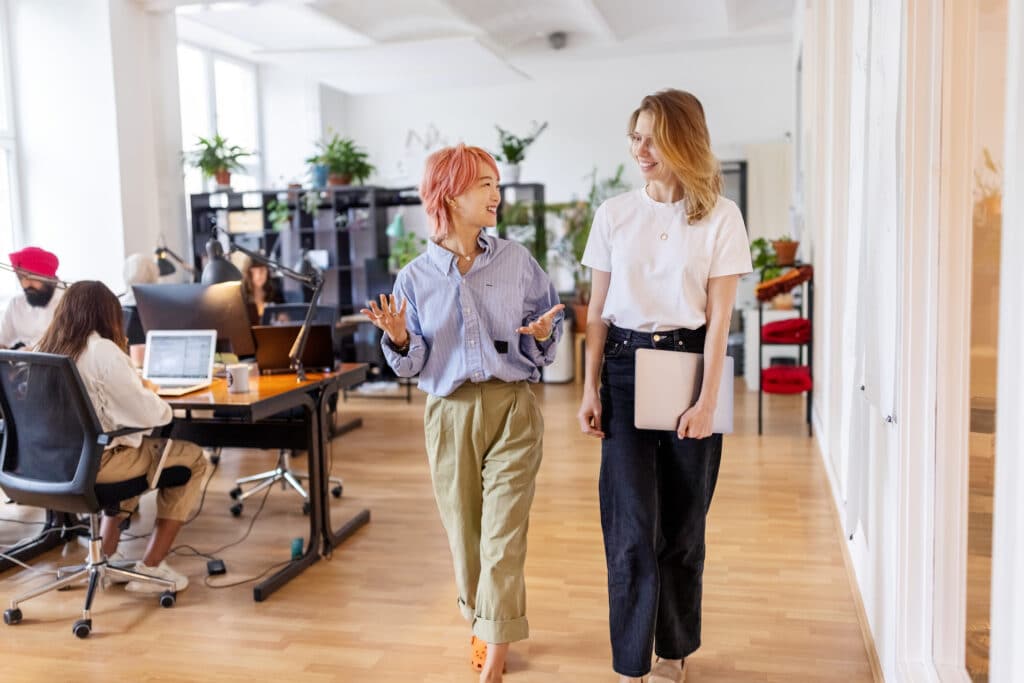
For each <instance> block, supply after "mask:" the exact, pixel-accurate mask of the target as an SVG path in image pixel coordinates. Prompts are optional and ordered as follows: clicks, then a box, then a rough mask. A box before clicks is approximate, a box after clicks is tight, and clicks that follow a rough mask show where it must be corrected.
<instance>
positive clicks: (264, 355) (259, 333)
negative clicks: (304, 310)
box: [252, 325, 334, 374]
mask: <svg viewBox="0 0 1024 683" xmlns="http://www.w3.org/2000/svg"><path fill="white" fill-rule="evenodd" d="M299 329H300V326H299V325H254V326H253V328H252V336H253V338H255V340H256V365H258V366H259V368H260V374H276V373H284V372H291V371H292V368H291V362H290V361H289V360H288V352H289V351H291V350H292V344H294V343H295V337H297V336H298V334H299ZM302 366H303V367H304V368H305V369H306V370H324V371H327V372H329V371H331V370H333V369H334V344H333V337H332V336H331V326H330V325H310V326H309V336H308V337H306V348H305V349H304V350H303V352H302Z"/></svg>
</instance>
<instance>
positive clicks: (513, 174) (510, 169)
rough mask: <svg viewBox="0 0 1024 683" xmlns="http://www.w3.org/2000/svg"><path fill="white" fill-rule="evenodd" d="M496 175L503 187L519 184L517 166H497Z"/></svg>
mask: <svg viewBox="0 0 1024 683" xmlns="http://www.w3.org/2000/svg"><path fill="white" fill-rule="evenodd" d="M498 175H499V176H501V183H502V184H503V185H511V184H514V183H518V182H519V164H506V163H504V162H502V163H499V164H498Z"/></svg>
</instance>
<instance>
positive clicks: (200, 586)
mask: <svg viewBox="0 0 1024 683" xmlns="http://www.w3.org/2000/svg"><path fill="white" fill-rule="evenodd" d="M537 393H538V395H539V396H540V398H541V400H542V402H543V410H544V416H545V420H546V423H547V432H546V440H545V456H544V457H545V459H544V465H543V467H542V469H541V472H540V476H539V480H538V491H537V498H536V503H535V504H534V507H533V515H532V519H531V528H530V552H529V559H528V564H527V584H528V591H529V618H530V625H531V638H530V640H528V641H526V642H523V643H518V644H516V645H514V646H513V648H512V655H511V661H510V666H509V674H508V676H507V679H506V680H508V681H510V682H520V683H529V682H534V681H536V682H540V681H614V680H616V678H615V676H614V675H612V673H611V670H610V664H609V662H610V654H609V645H608V633H607V627H608V625H607V615H606V608H607V603H606V592H605V569H604V560H603V552H602V543H601V532H600V525H599V520H598V507H597V470H598V462H599V445H598V443H597V442H596V441H592V440H589V439H585V438H584V437H582V436H581V435H580V434H579V431H578V428H577V427H576V426H575V418H574V415H575V411H576V407H577V400H578V399H577V388H576V387H574V386H572V385H568V386H561V385H548V386H542V387H539V388H538V389H537ZM737 396H738V398H739V415H740V422H739V425H738V434H737V435H734V436H729V437H727V438H726V444H725V456H724V460H723V463H722V471H721V476H720V479H719V483H718V489H717V492H716V496H715V502H714V504H713V505H712V509H711V516H710V522H709V531H708V553H707V562H706V569H705V581H704V589H705V590H704V645H703V647H702V648H701V649H700V650H699V651H698V652H697V653H696V654H695V655H694V656H693V657H692V659H691V669H690V678H689V679H688V680H690V681H787V682H789V681H836V682H840V681H841V682H843V683H856V682H858V681H868V680H871V678H872V676H871V667H870V666H869V662H868V656H867V653H866V650H865V646H864V643H863V640H862V637H861V629H860V626H859V624H858V621H857V616H856V609H855V603H854V600H853V597H852V594H851V590H850V582H849V580H848V577H847V574H846V570H845V569H844V565H843V559H842V555H841V550H840V545H839V541H838V537H837V531H836V523H835V517H834V512H833V507H832V503H831V501H830V499H829V493H828V487H827V482H826V478H825V475H824V471H823V469H822V465H821V461H820V458H819V456H818V455H817V454H816V452H815V451H814V450H813V448H814V446H813V443H814V442H813V440H811V439H808V438H807V436H806V431H805V427H804V426H803V425H802V424H801V415H802V410H801V408H802V399H800V398H796V397H771V398H772V400H771V401H769V403H768V411H767V419H768V427H767V429H766V431H767V432H768V433H767V435H766V436H764V437H761V438H759V437H757V436H756V400H755V399H756V395H754V396H751V395H750V394H747V393H746V392H745V391H743V389H742V384H740V383H738V384H737ZM422 409H423V400H422V398H421V397H417V398H416V400H415V401H414V403H413V404H412V405H411V406H407V405H406V404H405V403H404V402H398V401H371V400H366V399H353V400H350V401H349V402H348V403H347V404H344V405H343V410H344V411H346V412H347V413H349V414H352V415H361V416H363V418H364V420H365V426H364V427H363V428H362V429H360V430H357V431H355V432H352V433H350V434H348V435H345V436H344V437H342V438H341V439H339V440H338V441H336V442H335V445H334V451H333V457H334V460H335V463H334V473H335V474H336V475H340V476H343V477H344V478H345V494H344V497H343V499H342V500H341V501H340V503H339V504H338V505H337V506H336V508H337V509H336V510H335V512H334V515H335V517H336V519H338V520H339V521H340V520H341V519H343V518H344V517H345V515H346V514H350V513H351V511H352V510H355V509H358V508H361V507H364V506H365V507H369V508H370V509H371V511H372V515H373V519H372V521H371V523H370V525H369V526H367V527H365V528H364V529H363V530H361V531H360V532H359V533H358V534H357V535H356V536H354V537H353V538H351V539H350V540H349V541H348V542H347V543H346V544H345V545H344V546H343V547H342V548H340V549H339V550H338V551H336V552H335V554H334V556H333V557H332V558H331V559H330V560H329V561H321V562H319V563H318V564H316V565H314V566H313V567H312V568H311V569H310V570H309V571H307V572H306V573H305V574H304V575H302V576H301V577H300V578H299V579H297V580H296V581H293V582H292V583H291V584H290V585H288V586H287V587H285V588H284V589H283V590H281V591H279V592H278V593H276V594H275V595H273V596H272V597H271V598H270V599H269V600H268V601H266V602H263V603H259V604H257V603H254V602H253V601H252V597H251V596H252V591H251V587H250V585H249V584H246V585H243V586H238V587H233V588H222V589H214V588H212V587H208V586H207V585H204V576H205V561H203V560H199V559H195V558H188V557H181V556H179V557H176V558H172V560H171V561H172V563H173V564H174V565H175V566H176V567H177V568H179V569H180V570H183V571H184V572H185V573H187V574H188V575H189V576H190V578H191V580H192V585H191V586H190V587H189V589H188V590H187V591H186V592H184V593H182V594H181V596H180V600H179V602H178V605H177V607H175V608H174V609H170V610H165V609H161V608H159V607H158V606H156V603H155V600H154V599H151V598H140V597H138V596H136V595H132V594H128V593H125V592H124V591H123V590H122V589H121V588H111V589H109V590H107V591H104V592H102V593H100V594H99V595H98V597H97V600H96V602H95V604H94V606H93V607H94V608H93V623H94V631H93V635H92V637H91V638H89V639H88V640H84V641H79V640H77V639H76V638H75V637H74V636H73V635H72V633H71V623H72V622H73V621H74V619H75V618H77V616H76V615H77V611H78V610H79V609H80V608H81V600H82V596H83V594H84V591H83V590H80V589H76V590H72V591H67V592H62V593H52V594H50V595H48V596H45V597H42V598H39V599H37V600H34V601H31V602H28V603H25V604H24V605H23V607H22V610H23V612H24V616H25V618H24V621H23V622H22V623H21V624H20V625H18V626H14V627H7V626H2V625H0V657H2V664H0V666H2V667H3V680H4V681H5V682H13V681H43V680H58V679H59V680H69V681H71V680H74V681H97V682H99V681H103V682H104V683H106V682H107V681H111V680H117V681H121V680H124V681H133V682H145V681H162V682H166V681H198V680H202V681H238V682H243V681H244V682H245V683H254V682H257V681H271V680H278V679H285V680H296V681H353V682H355V681H373V682H374V683H385V682H396V683H397V682H421V681H422V682H424V683H440V682H442V681H465V682H466V683H472V682H473V681H475V680H476V677H475V675H474V674H473V673H472V672H471V671H470V668H469V665H468V653H469V647H468V641H469V630H468V627H467V625H466V624H465V623H464V622H462V621H461V618H460V616H459V615H458V612H457V610H456V606H455V593H454V587H453V586H454V583H453V579H452V574H451V567H450V564H449V555H448V548H447V543H446V541H445V537H444V534H443V531H442V529H441V525H440V523H439V521H438V517H437V512H436V510H435V507H434V501H433V498H432V494H431V489H430V483H429V477H428V473H427V467H426V463H425V457H424V453H423V438H422V421H421V419H422ZM271 463H272V455H271V454H267V453H259V452H256V451H251V452H245V451H226V452H225V453H224V456H223V459H222V461H221V465H220V468H219V470H218V471H217V472H216V475H215V476H214V477H213V479H212V481H211V484H210V486H209V492H208V495H207V496H206V500H205V505H204V508H203V510H202V514H201V515H200V516H199V517H198V518H197V519H196V520H195V521H194V522H193V523H192V524H191V525H190V526H188V527H186V528H185V529H184V530H183V532H182V534H181V536H180V538H179V540H180V541H181V542H182V543H189V544H192V545H193V546H195V547H196V548H199V549H200V550H202V551H204V552H210V551H213V550H215V549H217V548H219V547H220V546H223V545H226V544H228V543H230V542H232V541H235V540H237V539H239V538H240V537H241V536H242V535H243V533H244V532H245V530H246V528H247V527H248V525H249V522H250V520H251V519H252V516H253V514H254V513H255V512H256V511H257V509H258V508H259V505H260V501H259V500H258V499H250V502H248V503H247V504H246V508H245V511H244V513H243V515H242V517H241V518H238V519H236V518H233V517H232V516H231V515H230V514H229V512H228V507H229V502H230V501H229V499H228V497H227V493H226V492H227V491H228V490H229V489H230V488H232V486H233V480H234V478H235V477H236V476H239V475H243V474H249V473H253V472H256V471H259V470H261V469H267V467H269V466H270V465H271ZM298 464H299V465H300V466H301V465H302V463H298ZM301 468H302V467H300V469H301ZM150 498H151V497H150ZM150 505H151V501H149V502H148V503H147V506H145V507H144V511H143V517H142V521H140V522H137V523H136V524H135V525H134V527H133V530H135V531H137V532H145V531H146V530H147V529H148V528H149V526H150V525H151V523H152V522H151V520H152V510H151V508H150V507H149V506H150ZM40 517H41V516H40V515H39V513H38V512H35V511H27V510H19V509H17V508H15V507H14V506H13V505H6V506H5V505H0V518H4V519H8V520H9V519H11V518H20V519H22V520H25V521H31V520H37V519H39V518H40ZM304 525H305V519H304V517H303V516H302V512H301V506H300V503H299V499H298V497H297V496H296V495H295V494H293V493H291V492H290V491H283V490H281V489H274V491H273V492H272V493H271V494H270V496H269V498H268V499H267V500H266V504H265V507H264V509H263V510H262V512H261V513H260V515H259V518H258V519H257V520H256V523H255V525H254V526H253V529H252V533H251V535H250V536H249V537H248V538H247V539H246V540H245V541H243V542H242V543H240V544H239V545H237V546H235V547H232V548H229V549H226V550H224V551H222V552H218V553H217V554H218V556H219V557H221V558H223V559H224V560H225V561H226V563H227V566H228V570H229V573H228V574H227V575H225V576H222V577H217V578H218V579H219V581H217V582H216V583H228V582H230V581H238V580H240V579H244V578H246V577H248V576H251V575H253V574H257V573H259V572H261V571H263V570H264V569H265V568H267V567H268V566H269V565H271V564H273V563H275V562H278V561H281V560H284V559H286V558H287V557H288V553H289V547H290V541H291V539H292V538H293V537H295V536H300V535H301V534H302V531H303V529H304V528H305V527H304ZM34 528H35V527H32V526H24V525H19V524H14V523H10V522H4V521H0V547H5V546H7V545H9V544H11V543H13V542H14V541H16V540H17V539H19V538H21V537H23V536H27V535H29V534H31V533H32V531H33V529H34ZM140 544H141V541H134V542H133V544H132V545H129V548H138V547H141V545H140ZM67 551H68V552H67V556H66V557H61V554H60V552H59V551H53V552H52V553H50V554H49V555H47V556H44V558H42V560H41V561H38V562H37V563H35V566H36V567H37V568H40V569H53V568H55V567H56V566H57V565H58V564H61V563H70V562H71V561H72V560H76V559H78V558H79V557H81V556H82V555H83V550H82V549H81V548H79V547H78V546H70V547H68V548H67ZM43 580H44V578H43V577H41V576H38V575H32V574H30V573H29V572H14V571H8V572H6V573H5V574H2V575H0V599H2V600H3V601H4V602H5V603H6V600H7V599H9V598H10V596H12V595H14V594H16V593H18V592H20V591H22V590H24V589H26V588H28V587H29V586H33V585H36V584H38V583H39V582H41V581H43ZM210 583H213V581H212V580H211V581H210ZM55 670H56V671H59V672H60V673H59V676H58V677H57V678H54V675H53V674H52V673H51V672H53V671H55Z"/></svg>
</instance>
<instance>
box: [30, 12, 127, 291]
mask: <svg viewBox="0 0 1024 683" xmlns="http://www.w3.org/2000/svg"><path fill="white" fill-rule="evenodd" d="M107 5H108V3H107V1H106V0H51V1H50V2H42V3H41V2H37V1H36V0H13V1H12V2H11V3H10V17H11V29H12V30H11V36H12V48H13V50H12V52H13V59H12V60H11V61H12V64H11V69H12V78H13V80H14V91H15V96H14V103H15V107H16V110H17V120H18V142H19V145H20V159H21V188H22V200H23V201H22V216H23V218H24V221H25V224H26V230H25V231H24V232H25V234H26V235H27V236H28V237H29V238H28V242H29V243H31V244H37V245H39V246H42V247H45V248H48V249H50V250H52V251H54V252H55V253H57V255H58V257H59V258H60V261H61V267H60V270H59V271H58V272H59V274H60V275H61V276H62V277H64V278H67V279H78V278H90V277H91V278H96V277H99V278H102V279H104V280H106V281H107V282H108V283H109V284H110V285H111V286H119V284H120V283H119V280H120V278H111V277H110V276H112V275H114V274H116V273H119V272H120V266H121V263H122V261H123V256H124V252H123V246H122V242H121V225H122V224H121V186H120V159H119V155H118V152H119V146H118V144H117V112H116V102H115V97H114V81H113V66H112V55H111V36H110V15H109V12H108V7H107Z"/></svg>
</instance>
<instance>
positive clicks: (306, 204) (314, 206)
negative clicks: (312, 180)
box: [302, 190, 320, 216]
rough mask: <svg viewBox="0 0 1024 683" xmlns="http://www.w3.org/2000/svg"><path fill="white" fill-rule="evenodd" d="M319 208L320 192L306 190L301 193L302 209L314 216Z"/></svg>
mask: <svg viewBox="0 0 1024 683" xmlns="http://www.w3.org/2000/svg"><path fill="white" fill-rule="evenodd" d="M319 209H320V193H319V192H317V191H316V190H306V191H305V192H303V193H302V210H303V211H305V212H306V213H308V214H310V215H311V216H316V213H317V211H318V210H319Z"/></svg>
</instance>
